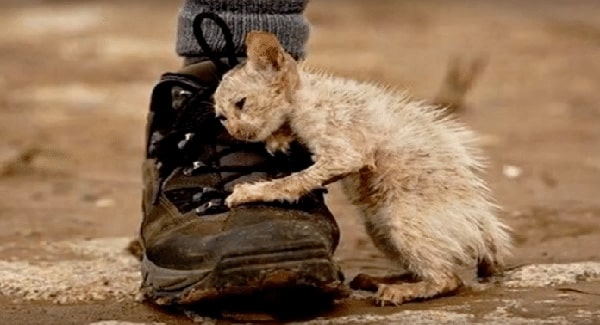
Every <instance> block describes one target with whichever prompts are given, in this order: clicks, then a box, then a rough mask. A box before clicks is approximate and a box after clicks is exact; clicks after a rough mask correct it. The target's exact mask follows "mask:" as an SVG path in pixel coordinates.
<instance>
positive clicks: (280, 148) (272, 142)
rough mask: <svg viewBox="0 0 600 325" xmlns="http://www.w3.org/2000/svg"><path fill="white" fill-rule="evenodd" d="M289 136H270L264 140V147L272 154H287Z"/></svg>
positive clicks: (290, 139)
mask: <svg viewBox="0 0 600 325" xmlns="http://www.w3.org/2000/svg"><path fill="white" fill-rule="evenodd" d="M291 142H292V138H291V137H287V136H271V137H269V138H267V140H265V148H266V149H267V152H268V153H269V154H271V155H272V156H274V155H275V154H276V153H277V152H283V153H285V154H289V151H290V144H291Z"/></svg>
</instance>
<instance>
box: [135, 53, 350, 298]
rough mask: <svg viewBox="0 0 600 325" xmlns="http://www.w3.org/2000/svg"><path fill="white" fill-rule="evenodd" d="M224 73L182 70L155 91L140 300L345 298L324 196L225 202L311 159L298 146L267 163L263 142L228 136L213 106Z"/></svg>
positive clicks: (207, 67) (210, 67) (203, 65)
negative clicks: (237, 190)
mask: <svg viewBox="0 0 600 325" xmlns="http://www.w3.org/2000/svg"><path fill="white" fill-rule="evenodd" d="M231 65H232V64H230V66H229V67H228V68H230V67H231ZM223 70H226V69H223V64H222V62H213V61H210V60H208V61H204V62H200V63H196V64H193V65H188V66H186V67H185V68H184V69H183V70H181V71H180V72H178V73H167V74H165V75H163V76H162V78H161V79H160V81H159V82H158V84H157V85H156V86H155V88H154V90H153V94H152V98H151V105H150V112H149V114H148V126H147V139H146V140H147V152H146V160H145V161H144V164H143V183H144V189H143V201H142V208H143V214H144V215H143V221H142V225H141V242H142V247H143V257H142V275H143V283H142V291H143V293H144V294H145V296H146V297H147V299H149V300H150V301H153V302H154V303H156V304H160V305H184V304H196V303H199V302H206V301H218V300H226V299H228V298H231V297H238V298H239V297H240V296H242V297H252V298H248V300H249V299H252V300H254V299H257V298H256V297H260V296H270V297H274V296H275V297H276V296H278V295H279V294H286V295H297V292H299V291H302V292H310V293H311V294H314V295H315V296H318V297H328V298H329V299H333V298H337V297H341V296H343V295H344V294H345V293H346V290H345V287H344V286H343V275H342V273H341V272H340V269H339V267H338V266H337V265H336V263H335V262H334V261H333V252H334V250H335V248H336V246H337V244H338V240H339V229H338V226H337V224H336V222H335V220H334V219H333V216H332V215H331V213H330V212H329V210H328V209H327V207H326V206H325V204H324V200H323V194H324V193H323V192H322V191H316V192H313V193H311V194H309V195H307V196H306V197H304V198H302V199H301V200H300V201H299V202H297V203H294V204H290V203H261V204H252V205H245V206H241V207H239V208H235V209H231V210H228V209H227V207H226V206H225V205H224V200H225V198H226V197H227V195H228V194H230V193H231V191H232V189H233V186H234V185H235V184H237V183H239V182H249V181H253V180H259V179H265V178H279V177H282V176H284V175H288V174H290V173H292V172H294V171H299V170H302V169H304V168H306V167H307V166H309V165H311V164H312V161H311V158H310V154H309V152H307V151H306V150H305V148H303V147H301V146H300V145H299V144H294V146H293V148H292V150H291V152H290V153H289V154H288V155H286V154H279V155H276V156H271V155H270V154H268V153H267V151H266V150H265V147H264V144H250V143H241V142H236V141H235V140H233V139H232V138H231V137H230V136H229V134H228V133H227V132H226V130H225V129H224V128H223V126H222V125H221V123H220V122H219V121H218V120H217V119H216V118H215V113H214V108H213V106H212V102H211V96H212V94H213V92H214V90H215V88H216V86H217V84H218V82H219V79H220V76H221V75H222V73H223V72H224V71H223ZM296 289H297V290H298V291H296ZM279 298H281V299H286V297H279ZM279 298H277V299H279ZM302 303H303V304H307V302H306V301H303V302H302Z"/></svg>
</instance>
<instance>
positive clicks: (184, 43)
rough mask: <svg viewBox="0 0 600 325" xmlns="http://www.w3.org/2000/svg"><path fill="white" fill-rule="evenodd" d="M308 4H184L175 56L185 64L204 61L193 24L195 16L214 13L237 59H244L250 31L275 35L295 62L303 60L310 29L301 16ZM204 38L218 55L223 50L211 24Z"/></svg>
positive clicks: (258, 0)
mask: <svg viewBox="0 0 600 325" xmlns="http://www.w3.org/2000/svg"><path fill="white" fill-rule="evenodd" d="M307 3H308V0H185V2H184V4H183V7H182V8H181V10H180V12H179V24H178V29H177V54H179V55H180V56H182V57H184V58H185V59H186V62H188V63H191V61H198V60H199V59H201V58H203V57H205V56H206V55H205V53H203V52H202V50H201V49H200V46H198V43H197V42H196V38H195V37H194V32H193V30H192V24H193V21H194V18H195V17H196V15H197V14H199V13H201V12H213V13H215V14H217V15H219V16H220V17H221V18H223V19H224V20H225V22H227V25H228V26H229V28H230V29H231V32H232V33H233V42H234V44H235V51H236V55H237V56H238V57H243V56H245V46H244V38H245V35H246V33H248V32H249V31H251V30H264V31H268V32H271V33H274V34H275V35H277V37H278V38H279V40H280V42H281V45H282V46H283V47H284V48H285V49H286V51H287V52H289V53H290V54H291V55H292V56H294V57H295V58H296V59H300V58H304V55H305V49H304V45H305V43H306V41H307V40H308V34H309V25H308V21H307V20H306V19H305V17H304V16H303V12H304V9H305V8H306V4H307ZM203 30H204V37H205V38H206V41H207V42H208V45H209V46H210V47H211V48H212V49H213V50H214V51H215V52H217V53H219V52H222V51H223V49H224V47H225V42H224V40H223V35H222V34H221V32H220V29H219V27H218V26H217V25H215V24H214V23H213V22H212V21H210V20H205V21H204V23H203Z"/></svg>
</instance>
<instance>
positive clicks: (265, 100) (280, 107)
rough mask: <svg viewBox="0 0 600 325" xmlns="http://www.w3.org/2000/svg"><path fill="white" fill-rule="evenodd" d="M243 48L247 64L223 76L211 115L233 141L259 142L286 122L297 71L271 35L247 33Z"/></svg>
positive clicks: (293, 62)
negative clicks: (218, 120) (215, 116)
mask: <svg viewBox="0 0 600 325" xmlns="http://www.w3.org/2000/svg"><path fill="white" fill-rule="evenodd" d="M246 48H247V50H246V54H247V57H248V59H247V61H246V62H245V63H244V64H242V65H240V66H238V67H236V68H234V69H232V70H231V71H229V72H228V73H226V74H225V75H224V76H223V80H222V81H221V83H220V84H219V86H218V87H217V90H216V91H215V96H214V98H215V112H216V114H217V118H219V119H220V120H221V121H222V122H223V125H224V126H225V128H226V129H227V131H228V132H229V133H230V134H231V135H232V136H233V137H234V138H237V139H240V140H245V141H255V142H259V141H264V140H265V139H266V138H267V137H268V136H269V135H271V134H272V133H273V132H275V131H276V130H277V129H279V128H280V127H281V126H282V125H283V124H284V123H285V122H286V121H287V119H288V116H289V114H290V112H291V110H292V105H294V104H295V103H294V101H295V99H294V97H295V93H296V90H297V88H298V85H299V84H298V70H297V63H296V61H295V60H294V59H293V58H292V57H291V56H290V55H289V54H288V53H286V52H285V50H284V49H283V48H282V47H281V45H280V44H279V41H278V40H277V37H275V35H273V34H271V33H267V32H259V31H252V32H250V33H248V34H247V35H246Z"/></svg>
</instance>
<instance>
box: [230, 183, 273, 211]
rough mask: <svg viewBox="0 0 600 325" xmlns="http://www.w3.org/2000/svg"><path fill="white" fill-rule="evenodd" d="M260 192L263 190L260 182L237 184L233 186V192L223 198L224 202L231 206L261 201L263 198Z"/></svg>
mask: <svg viewBox="0 0 600 325" xmlns="http://www.w3.org/2000/svg"><path fill="white" fill-rule="evenodd" d="M262 193H263V190H262V186H261V185H260V183H254V184H250V183H244V184H237V185H235V186H234V188H233V193H231V194H230V195H229V196H228V197H227V198H226V199H225V204H226V205H227V207H229V208H233V207H236V206H239V205H242V204H244V203H249V202H255V201H261V200H264V197H263V195H262Z"/></svg>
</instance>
